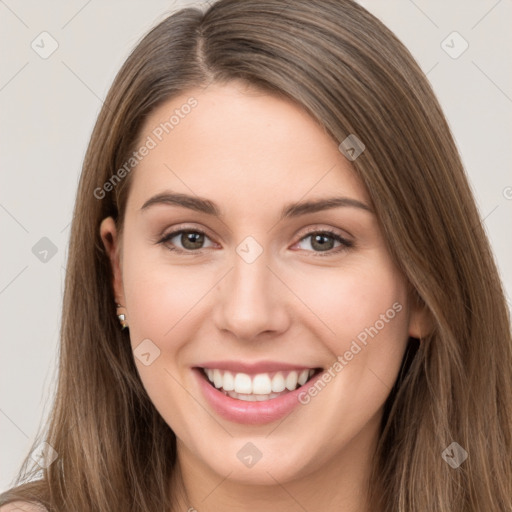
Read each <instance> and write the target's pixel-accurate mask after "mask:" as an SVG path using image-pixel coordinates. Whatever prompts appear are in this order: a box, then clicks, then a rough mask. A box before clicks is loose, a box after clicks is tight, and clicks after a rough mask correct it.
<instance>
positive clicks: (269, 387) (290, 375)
mask: <svg viewBox="0 0 512 512" xmlns="http://www.w3.org/2000/svg"><path fill="white" fill-rule="evenodd" d="M204 372H205V374H206V376H207V377H208V380H209V381H210V382H211V383H212V384H213V385H214V386H215V387H216V388H217V389H221V391H224V392H226V393H225V394H226V395H228V396H231V397H232V398H239V399H240V400H248V401H255V400H258V401H262V400H269V399H270V398H275V397H276V396H279V394H282V393H283V392H284V393H287V392H288V391H294V390H295V389H297V387H298V386H303V385H304V384H305V383H306V382H307V381H308V380H309V379H310V378H311V377H312V376H313V374H314V373H315V370H313V369H306V370H301V371H300V372H297V371H296V370H292V371H290V372H286V371H280V372H277V373H275V374H274V375H273V376H272V378H271V376H270V375H269V374H268V373H259V374H257V375H254V376H252V377H251V376H250V375H248V374H246V373H235V374H233V373H232V372H229V371H224V370H218V369H212V368H205V369H204ZM238 395H243V396H240V397H239V396H238ZM269 397H270V398H269Z"/></svg>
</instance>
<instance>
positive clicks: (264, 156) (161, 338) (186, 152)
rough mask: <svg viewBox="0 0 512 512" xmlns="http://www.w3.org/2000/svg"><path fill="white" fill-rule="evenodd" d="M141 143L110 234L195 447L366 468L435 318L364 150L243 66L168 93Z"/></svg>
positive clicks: (178, 421)
mask: <svg viewBox="0 0 512 512" xmlns="http://www.w3.org/2000/svg"><path fill="white" fill-rule="evenodd" d="M185 105H188V107H186V106H185ZM173 115H174V117H172V116H173ZM166 122H167V125H166V124H165V123H166ZM347 135H348V134H347ZM340 142H341V141H340ZM144 145H145V147H146V148H148V149H147V151H144V150H142V151H139V152H138V153H139V157H140V162H139V163H138V165H137V166H136V168H135V169H134V170H133V171H131V172H132V173H133V176H132V177H131V178H132V179H133V181H132V184H131V189H130V193H129V197H128V201H127V207H126V216H125V226H124V232H123V235H122V238H121V239H120V238H119V237H118V236H117V235H116V231H115V225H114V223H113V221H112V219H111V218H108V219H106V220H105V221H104V222H103V223H102V226H101V234H102V237H103V240H104V243H105V245H106V247H107V249H108V251H109V253H110V256H111V261H112V265H113V269H114V287H115V293H116V298H117V299H118V300H119V301H120V302H121V304H123V305H124V306H125V307H126V313H127V322H128V324H129V333H130V339H131V344H132V348H133V349H134V356H135V362H136V365H137V368H138V371H139V374H140V377H141V380H142V382H143V384H144V387H145V389H146V390H147V393H148V395H149V397H150V398H151V400H152V402H153V403H154V405H155V407H156V408H157V409H158V411H159V412H160V414H161V415H162V417H163V418H164V419H165V421H166V422H167V424H168V425H169V426H170V427H171V428H172V430H173V431H174V432H175V434H176V436H177V439H178V454H179V457H180V460H181V461H182V462H183V463H186V461H188V462H190V463H192V465H194V466H196V467H201V468H203V470H204V471H206V472H209V473H210V474H217V475H222V476H226V475H228V474H229V475H230V479H234V480H238V481H240V482H247V483H249V482H251V483H260V484H261V483H269V482H270V483H274V481H273V480H272V479H275V480H277V481H279V482H281V483H284V482H286V481H290V480H293V479H295V478H298V477H300V476H305V475H307V474H312V473H313V472H316V471H317V470H319V469H320V468H326V467H331V468H332V467H334V466H344V467H351V468H352V471H356V472H357V471H359V470H361V468H362V467H363V466H364V465H365V461H367V460H369V456H370V453H371V450H372V448H373V447H374V442H375V440H376V437H377V432H378V427H379V420H380V417H381V414H382V408H383V403H384V401H385V399H386V397H387V396H388V394H389V392H390V389H391V387H392V385H393V383H394V382H395V379H396V377H397V373H398V370H399V367H400V364H401V361H402V356H403V354H404V350H405V347H406V343H407V339H408V336H410V335H412V336H418V335H419V333H418V330H419V326H420V318H419V313H417V312H415V311H414V310H412V308H411V306H410V303H409V301H408V296H407V286H406V282H405V280H404V278H403V277H402V276H401V274H400V273H399V272H398V271H397V268H396V267H395V265H394V264H393V261H392V260H391V257H390V254H389V253H388V250H387V248H386V244H385V241H384V238H383V235H382V233H381V230H380V229H379V225H378V222H377V218H376V216H375V214H374V213H373V212H372V204H371V202H370V198H369V196H368V193H367V191H366V190H365V188H364V186H363V185H362V183H361V182H360V180H359V179H358V178H356V176H355V174H354V172H353V170H352V169H351V164H350V162H349V161H348V160H347V159H346V158H345V156H344V155H343V154H342V153H341V152H340V151H339V149H338V145H337V144H336V143H335V142H334V141H333V140H332V139H331V138H330V137H329V136H328V135H327V134H326V132H325V131H324V130H323V129H322V128H321V127H320V126H319V125H318V124H317V123H316V122H315V121H314V120H313V119H312V118H311V117H309V116H308V115H307V114H306V113H305V112H304V111H302V110H301V109H300V108H298V107H297V106H295V105H294V104H292V103H291V102H289V101H287V100H285V99H282V98H278V97H276V96H273V95H268V94H267V93H262V92H257V91H255V90H254V89H247V88H244V87H242V86H241V84H236V83H235V82H231V83H230V84H228V85H216V84H212V85H210V86H209V87H208V88H207V89H206V90H202V89H194V90H191V91H189V92H187V93H186V94H183V95H181V96H179V97H176V98H175V99H173V100H172V101H169V102H168V103H166V104H164V105H162V106H160V107H159V108H158V109H157V110H156V111H155V112H154V113H153V114H152V115H151V116H150V117H149V118H148V119H147V120H146V123H145V125H144V129H143V131H142V133H141V135H140V139H139V145H138V146H137V147H142V146H144ZM367 146H369V144H367ZM367 150H370V151H371V148H370V147H367ZM139 157H137V158H139ZM180 231H184V233H183V232H180ZM117 249H120V253H118V252H117V251H116V250H117ZM118 255H119V258H118ZM203 369H206V370H203ZM318 369H322V370H323V371H322V372H320V373H315V372H317V371H318ZM309 370H311V371H309ZM205 374H209V375H210V378H211V379H212V380H214V383H213V384H210V383H209V381H208V377H207V376H206V375H205ZM310 375H312V380H310V381H308V382H306V383H305V384H304V378H306V377H308V378H309V377H310ZM301 384H302V386H301ZM297 386H299V388H298V389H297V390H295V391H293V390H294V389H295V388H296V387H297ZM283 388H284V390H283ZM226 393H228V394H226ZM235 393H237V394H235ZM238 393H239V394H238ZM354 468H355V469H354ZM358 468H359V469H358Z"/></svg>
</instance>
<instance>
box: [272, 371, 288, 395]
mask: <svg viewBox="0 0 512 512" xmlns="http://www.w3.org/2000/svg"><path fill="white" fill-rule="evenodd" d="M285 389H286V383H285V380H284V375H283V373H282V372H277V373H276V374H275V375H274V377H273V378H272V391H273V392H274V393H281V391H284V390H285Z"/></svg>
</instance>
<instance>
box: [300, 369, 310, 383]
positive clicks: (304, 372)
mask: <svg viewBox="0 0 512 512" xmlns="http://www.w3.org/2000/svg"><path fill="white" fill-rule="evenodd" d="M308 378H309V370H302V371H301V372H300V375H299V384H300V385H301V386H304V384H306V382H307V380H308Z"/></svg>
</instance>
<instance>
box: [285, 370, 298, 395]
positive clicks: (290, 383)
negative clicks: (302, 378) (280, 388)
mask: <svg viewBox="0 0 512 512" xmlns="http://www.w3.org/2000/svg"><path fill="white" fill-rule="evenodd" d="M298 378H299V376H298V374H297V372H295V371H293V372H290V373H289V374H288V375H287V376H286V389H289V390H290V391H293V390H294V389H296V387H297V379H298Z"/></svg>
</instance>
